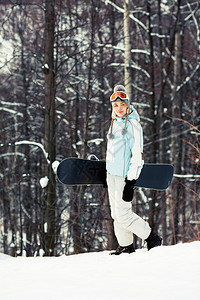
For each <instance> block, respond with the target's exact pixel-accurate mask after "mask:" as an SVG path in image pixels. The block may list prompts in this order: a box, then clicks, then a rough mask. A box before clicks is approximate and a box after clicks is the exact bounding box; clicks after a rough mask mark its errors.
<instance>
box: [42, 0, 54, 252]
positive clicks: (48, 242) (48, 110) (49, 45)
mask: <svg viewBox="0 0 200 300" xmlns="http://www.w3.org/2000/svg"><path fill="white" fill-rule="evenodd" d="M45 8H46V9H45V49H44V51H45V57H44V59H45V64H44V66H43V71H44V74H45V129H44V130H45V132H44V145H45V149H46V151H47V153H48V159H49V163H48V164H47V163H46V165H45V175H46V176H47V177H48V179H49V182H48V185H47V187H46V188H44V189H43V205H44V209H45V213H44V224H43V225H44V226H43V230H44V251H45V255H48V256H50V255H53V254H54V247H55V209H56V191H55V174H54V172H53V170H52V167H51V164H52V163H53V162H54V161H55V70H54V26H55V11H54V0H46V2H45Z"/></svg>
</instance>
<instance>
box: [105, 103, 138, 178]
mask: <svg viewBox="0 0 200 300" xmlns="http://www.w3.org/2000/svg"><path fill="white" fill-rule="evenodd" d="M125 122H126V116H125V117H122V118H119V117H115V120H114V122H113V129H112V133H113V135H114V136H113V138H111V139H109V138H108V143H107V152H106V170H107V172H108V173H110V174H111V175H117V176H120V177H124V178H125V177H127V178H128V180H133V179H137V178H138V177H139V175H140V172H141V170H142V166H143V164H144V161H143V160H142V152H143V132H142V127H141V125H140V123H139V122H140V118H139V115H138V113H137V111H136V110H135V109H134V108H133V107H132V106H131V113H130V114H129V116H128V122H127V125H126V130H127V133H126V134H125V135H124V136H123V135H122V133H121V131H122V129H123V128H124V126H125ZM109 133H110V129H109V132H108V134H109Z"/></svg>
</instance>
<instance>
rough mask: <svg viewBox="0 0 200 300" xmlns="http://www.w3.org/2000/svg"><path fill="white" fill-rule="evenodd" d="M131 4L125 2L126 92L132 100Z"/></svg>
mask: <svg viewBox="0 0 200 300" xmlns="http://www.w3.org/2000/svg"><path fill="white" fill-rule="evenodd" d="M129 9H130V3H129V1H128V3H127V1H126V0H124V42H125V58H124V85H125V88H126V92H127V94H128V96H129V99H130V100H131V97H132V88H131V40H130V30H129V13H130V11H129Z"/></svg>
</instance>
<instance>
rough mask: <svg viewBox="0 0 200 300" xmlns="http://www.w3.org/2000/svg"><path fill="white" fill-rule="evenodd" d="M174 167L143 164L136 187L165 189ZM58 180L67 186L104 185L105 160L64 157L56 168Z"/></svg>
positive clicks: (169, 181)
mask: <svg viewBox="0 0 200 300" xmlns="http://www.w3.org/2000/svg"><path fill="white" fill-rule="evenodd" d="M173 172H174V168H173V166H172V165H169V164H144V166H143V168H142V171H141V174H140V176H139V178H138V179H137V180H136V184H135V186H136V187H140V188H146V189H153V190H161V191H162V190H165V189H167V188H168V187H169V185H170V184H171V181H172V178H173ZM57 178H58V180H59V181H60V182H61V183H63V184H66V185H67V186H74V185H106V162H105V161H100V160H87V159H80V158H66V159H64V160H62V161H61V162H60V164H59V166H58V169H57Z"/></svg>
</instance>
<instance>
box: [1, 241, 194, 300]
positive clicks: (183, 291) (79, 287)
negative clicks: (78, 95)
mask: <svg viewBox="0 0 200 300" xmlns="http://www.w3.org/2000/svg"><path fill="white" fill-rule="evenodd" d="M108 254H109V252H107V251H104V252H97V253H86V254H78V255H71V256H61V257H32V258H26V257H17V258H13V257H9V256H7V255H4V254H0V299H1V300H27V299H28V300H36V299H37V300H45V299H48V300H55V299H56V300H61V299H69V300H74V299H75V300H79V299H80V300H82V299H87V300H93V299H95V300H99V299H101V300H107V299H109V300H112V299H113V300H118V299H127V300H129V299H135V300H140V299H144V300H149V299H154V300H155V299H162V300H163V299H167V300H169V299H170V300H179V299H180V300H183V299H187V300H188V299H189V300H199V299H200V241H196V242H192V243H186V244H178V245H175V246H162V247H157V248H153V249H151V250H150V251H146V250H145V249H141V250H137V251H136V253H133V254H122V255H120V256H114V255H112V256H111V255H108Z"/></svg>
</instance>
